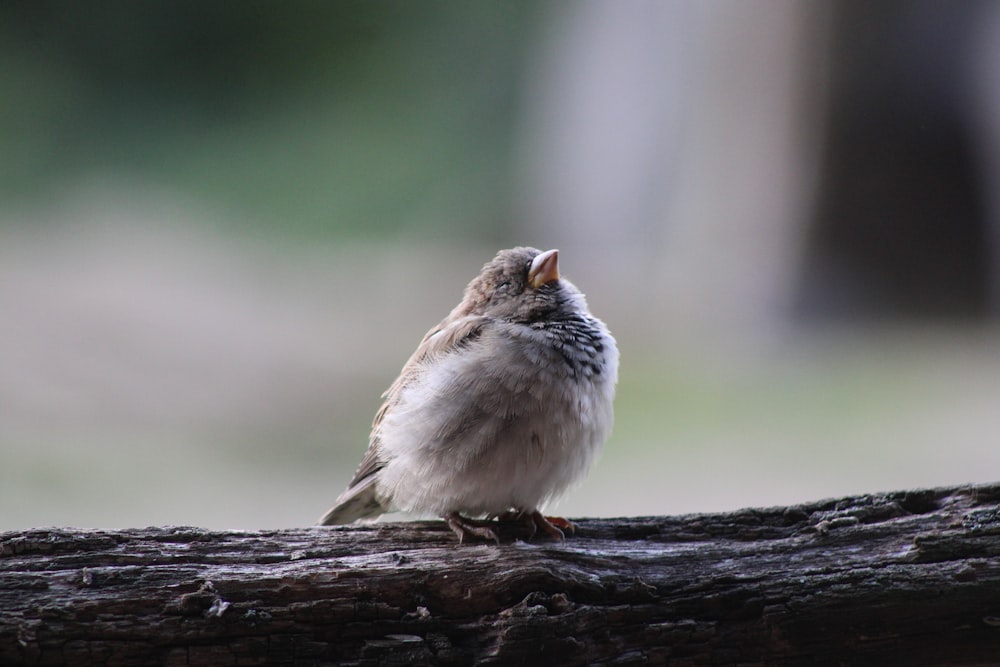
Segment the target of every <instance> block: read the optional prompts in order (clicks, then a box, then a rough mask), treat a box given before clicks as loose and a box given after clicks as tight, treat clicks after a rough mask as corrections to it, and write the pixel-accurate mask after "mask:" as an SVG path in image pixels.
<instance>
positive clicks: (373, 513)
mask: <svg viewBox="0 0 1000 667" xmlns="http://www.w3.org/2000/svg"><path fill="white" fill-rule="evenodd" d="M385 512H386V508H385V507H383V506H382V503H380V502H379V501H378V498H376V497H375V476H374V475H370V476H368V477H366V478H365V479H363V480H361V481H360V482H359V483H358V484H357V485H355V486H352V487H350V488H348V489H347V490H346V491H344V492H343V493H342V494H340V497H339V498H337V504H335V505H334V506H333V507H331V508H330V509H329V511H328V512H327V513H326V514H324V515H323V516H322V517H321V518H320V520H319V525H321V526H335V525H340V524H345V523H351V522H352V521H357V520H358V519H374V518H377V517H378V516H379V515H381V514H385Z"/></svg>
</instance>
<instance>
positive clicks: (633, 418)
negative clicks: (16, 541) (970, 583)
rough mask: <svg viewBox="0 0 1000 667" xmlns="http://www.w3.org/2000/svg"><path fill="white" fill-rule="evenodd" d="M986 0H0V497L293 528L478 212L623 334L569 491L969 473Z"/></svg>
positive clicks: (687, 501)
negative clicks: (590, 460)
mask: <svg viewBox="0 0 1000 667" xmlns="http://www.w3.org/2000/svg"><path fill="white" fill-rule="evenodd" d="M997 43H1000V4H997V3H990V2H966V3H952V4H945V3H937V2H932V1H922V0H912V1H909V2H904V1H899V0H896V1H892V0H889V1H886V2H880V3H854V2H848V1H846V0H824V1H820V2H792V1H788V0H757V1H755V2H752V3H747V2H739V1H737V0H710V1H708V2H694V1H677V0H655V1H643V0H623V1H621V2H614V3H606V2H596V1H594V2H570V1H568V0H566V1H553V0H548V1H542V2H534V1H532V2H527V1H520V0H512V1H505V2H499V1H497V2H492V1H490V2H488V1H485V0H483V1H477V2H461V1H459V0H454V1H431V2H422V3H410V2H403V1H399V2H395V1H387V0H365V1H363V2H362V1H350V0H348V1H341V2H336V3H328V2H319V1H316V2H304V1H298V2H277V1H270V2H259V1H244V0H241V1H238V2H237V1H235V0H228V1H215V2H204V1H202V0H197V1H194V0H169V1H168V0H163V1H153V0H141V1H139V2H132V1H128V2H126V1H121V2H110V1H104V2H92V3H78V2H75V1H72V0H48V1H47V0H32V1H30V2H28V1H24V2H20V1H17V0H14V1H8V2H4V3H3V4H0V94H2V97H0V529H17V528H27V527H31V526H43V525H73V526H81V527H126V526H146V525H156V524H194V525H200V526H207V527H214V528H241V529H253V528H264V527H286V526H304V525H309V524H311V523H312V522H313V521H315V519H316V518H317V517H318V516H319V515H320V514H322V513H323V512H324V511H325V510H326V509H327V507H328V506H329V505H330V504H331V503H332V502H333V500H334V499H335V498H336V496H337V495H338V494H339V493H340V491H341V490H342V489H343V487H344V485H345V484H346V483H347V481H348V480H349V479H350V477H351V476H352V474H353V471H354V469H355V466H356V465H357V464H358V462H359V461H360V458H361V455H362V453H363V451H364V449H365V446H366V441H367V433H368V427H369V424H370V421H371V418H372V415H374V413H375V410H376V409H377V407H378V405H379V403H380V400H379V395H380V393H381V392H382V391H383V390H384V389H385V388H386V387H387V386H388V385H389V383H390V382H391V381H392V380H393V379H394V378H395V376H396V374H397V373H398V371H399V368H400V367H401V366H402V364H403V362H404V361H405V360H406V358H407V357H408V356H409V354H410V353H411V352H412V350H413V349H414V348H415V346H416V344H417V342H418V341H419V339H420V337H421V336H422V335H423V334H424V332H425V331H426V330H427V329H428V328H429V327H431V326H432V325H434V324H435V323H437V322H438V321H439V320H440V319H441V318H442V317H444V316H445V315H446V314H447V313H448V311H449V310H450V309H451V307H452V306H454V305H455V303H457V302H458V300H459V298H460V296H461V292H462V288H463V287H464V285H465V284H466V282H467V281H468V280H469V279H471V278H472V277H473V276H474V275H475V274H476V272H477V271H478V269H479V267H480V266H481V265H482V264H483V263H484V262H485V261H487V260H488V259H490V258H491V257H492V256H493V254H494V253H495V252H496V250H498V249H499V248H501V247H508V246H512V245H519V244H527V245H534V246H538V247H540V248H543V249H544V248H551V247H558V248H560V249H561V251H562V254H561V255H560V263H561V267H562V269H563V272H564V274H565V275H567V276H568V277H569V278H570V279H572V280H573V281H574V282H575V283H576V284H577V285H578V286H579V287H580V288H581V289H582V290H583V291H584V292H586V293H587V295H588V298H589V300H590V304H591V307H592V310H593V311H594V312H595V313H596V314H597V315H598V316H599V317H601V318H602V319H604V320H605V321H606V322H607V323H608V324H609V326H610V327H611V329H612V331H613V332H614V333H615V335H616V336H617V338H618V341H619V346H620V348H621V351H622V362H621V363H622V365H621V371H620V384H619V398H618V401H617V422H616V429H615V432H614V434H613V435H612V437H611V439H610V441H609V442H608V443H607V446H606V448H605V453H604V455H603V458H602V459H601V460H600V461H599V463H598V465H597V466H596V468H595V469H594V471H593V472H592V474H591V475H590V476H589V478H588V479H587V480H586V482H584V484H583V485H581V486H580V487H579V488H578V489H576V490H575V491H573V492H572V493H571V494H570V495H569V496H567V497H566V498H565V499H564V500H563V501H562V502H561V503H560V504H559V505H558V506H557V507H555V508H552V509H554V510H555V511H558V512H560V513H562V514H565V515H567V516H573V517H580V516H615V515H649V514H668V513H682V512H697V511H716V510H727V509H735V508H739V507H746V506H762V505H775V504H787V503H795V502H799V501H806V500H815V499H819V498H823V497H831V496H840V495H846V494H853V493H859V492H868V491H879V490H890V489H903V488H909V487H923V486H939V485H946V484H958V483H965V482H982V481H992V480H997V479H1000V445H998V442H997V440H998V436H1000V338H998V335H997V334H998V332H1000V329H998V326H997V325H998V321H997V315H998V311H1000V254H998V253H1000V50H998V49H997V48H996V44H997Z"/></svg>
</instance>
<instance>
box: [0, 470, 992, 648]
mask: <svg viewBox="0 0 1000 667" xmlns="http://www.w3.org/2000/svg"><path fill="white" fill-rule="evenodd" d="M577 527H578V530H577V534H576V535H575V536H574V537H571V538H568V539H567V540H566V541H565V542H563V543H556V542H550V541H531V542H525V541H523V540H522V539H520V538H519V537H518V530H519V528H516V527H514V526H510V527H506V526H505V527H504V529H503V530H502V537H503V544H501V546H499V547H497V546H495V545H493V544H482V543H477V544H463V545H458V544H457V542H456V539H455V537H454V535H453V534H452V533H451V531H450V530H449V529H448V528H447V527H446V526H445V525H444V523H443V522H413V523H395V524H373V525H367V526H350V527H339V528H304V529H296V530H265V531H257V532H220V531H210V530H203V529H199V528H183V527H165V528H164V527H160V528H144V529H130V530H96V531H84V530H75V529H36V530H27V531H18V532H7V533H2V534H0V665H62V664H81V665H83V664H88V665H89V664H108V665H159V664H167V665H263V664H277V665H326V664H341V665H344V664H347V665H397V664H398V665H404V664H441V665H467V664H502V665H534V664H546V663H548V664H569V665H585V664H586V665H591V664H609V665H610V664H614V665H630V664H637V665H639V664H643V665H655V664H679V665H732V664H741V665H743V664H768V665H802V664H816V665H825V664H880V665H919V664H949V665H963V664H964V665H974V664H981V665H998V664H1000V484H989V485H978V486H965V487H959V488H944V489H932V490H920V491H900V492H894V493H884V494H873V495H865V496H859V497H851V498H844V499H840V500H827V501H821V502H815V503H808V504H803V505H797V506H793V507H778V508H768V509H747V510H741V511H738V512H732V513H723V514H699V515H687V516H676V517H638V518H622V519H583V520H580V521H578V522H577Z"/></svg>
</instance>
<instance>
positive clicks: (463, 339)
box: [319, 248, 618, 544]
mask: <svg viewBox="0 0 1000 667" xmlns="http://www.w3.org/2000/svg"><path fill="white" fill-rule="evenodd" d="M617 381H618V348H617V346H616V345H615V339H614V338H612V337H611V334H610V333H609V332H608V328H607V327H606V326H605V325H604V323H603V322H601V321H600V320H599V319H597V318H596V317H594V316H593V315H591V314H590V311H589V310H588V309H587V302H586V300H585V299H584V296H583V294H581V293H580V291H579V290H578V289H577V288H576V287H574V286H573V284H572V283H570V282H569V281H568V280H565V279H563V278H561V277H560V275H559V251H558V250H548V251H546V252H541V251H539V250H537V249H535V248H512V249H510V250H501V251H500V252H499V253H497V255H496V257H494V258H493V259H492V260H491V261H490V262H487V263H486V265H485V266H483V269H482V271H480V272H479V275H478V276H476V277H475V278H474V279H473V280H472V282H470V283H469V285H468V286H467V287H466V288H465V296H464V298H463V299H462V302H461V303H460V304H458V306H457V307H456V308H455V309H454V310H452V311H451V314H449V315H448V317H446V318H445V319H444V320H443V321H442V322H441V323H440V324H438V325H437V326H436V327H434V328H433V329H431V330H430V331H428V332H427V335H426V336H424V338H423V340H422V341H421V342H420V346H419V347H418V348H417V351H416V352H414V353H413V356H411V357H410V359H409V361H407V362H406V365H405V366H403V370H402V372H401V373H400V374H399V377H398V378H396V381H395V382H393V383H392V386H391V387H389V389H388V390H387V391H386V392H385V394H383V396H382V397H383V398H384V399H385V402H384V403H383V404H382V407H381V408H379V411H378V413H377V414H376V415H375V421H374V423H373V424H372V431H371V436H370V438H369V444H368V451H367V452H366V453H365V456H364V459H363V460H362V461H361V466H360V467H359V468H358V471H357V473H355V475H354V479H353V480H351V483H350V484H349V485H348V487H347V490H346V491H344V493H342V494H341V495H340V497H339V498H337V503H336V505H334V506H333V508H331V509H330V511H329V512H327V513H326V514H325V515H324V516H323V518H321V519H320V521H319V522H320V523H321V524H323V525H331V524H344V523H350V522H352V521H355V520H357V519H365V518H375V517H378V516H379V515H381V514H384V513H386V512H392V511H404V512H413V513H421V514H433V515H436V516H440V517H441V518H443V519H444V520H445V521H447V522H448V525H449V526H450V527H451V529H452V530H453V531H454V532H455V533H456V534H457V535H458V539H459V542H462V541H464V539H465V538H466V537H469V536H476V537H479V538H483V539H489V540H493V541H495V542H497V543H498V544H499V539H498V537H497V533H496V532H495V531H494V530H493V528H492V527H491V526H492V522H491V521H477V520H475V518H474V517H486V518H487V519H490V518H498V517H499V518H516V519H519V520H521V521H524V522H525V524H526V525H527V526H528V530H529V531H530V534H531V535H532V536H533V535H534V534H535V532H536V531H537V529H541V530H542V531H544V532H545V533H547V534H548V535H549V536H551V537H553V538H555V539H559V540H561V539H563V531H562V530H561V529H560V528H562V529H568V530H571V529H572V528H573V524H571V523H570V522H569V521H567V520H565V519H561V518H558V517H545V516H543V515H542V513H541V512H540V511H539V509H538V508H539V507H541V506H542V505H544V504H545V503H546V502H548V501H550V500H553V499H555V498H556V497H558V496H560V495H561V494H562V493H563V492H565V491H566V490H567V489H568V488H569V487H570V486H571V485H572V484H573V483H574V482H577V481H579V480H580V479H582V478H583V476H584V475H585V474H586V473H587V470H588V469H589V468H590V466H591V464H592V463H593V462H594V459H595V458H596V457H597V454H598V453H599V451H600V449H601V447H602V446H603V444H604V441H605V440H606V439H607V437H608V434H609V433H610V431H611V426H612V423H613V421H614V411H613V405H612V404H613V401H614V396H615V384H616V383H617Z"/></svg>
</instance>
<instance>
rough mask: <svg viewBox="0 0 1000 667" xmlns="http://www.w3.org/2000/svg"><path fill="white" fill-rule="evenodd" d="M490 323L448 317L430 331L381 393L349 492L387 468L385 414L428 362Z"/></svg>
mask: <svg viewBox="0 0 1000 667" xmlns="http://www.w3.org/2000/svg"><path fill="white" fill-rule="evenodd" d="M488 320H489V318H487V317H483V316H481V315H465V316H461V317H457V318H452V317H449V318H447V319H445V320H444V321H443V322H441V323H440V324H439V325H437V326H436V327H434V328H433V329H431V330H430V331H428V332H427V334H426V335H425V336H424V338H423V340H421V341H420V345H418V346H417V349H416V351H415V352H414V353H413V354H412V355H411V356H410V358H409V359H408V360H407V362H406V364H405V365H404V366H403V370H402V372H401V373H400V374H399V377H398V378H396V381H395V382H393V383H392V385H391V386H390V387H389V388H388V389H387V390H386V392H385V393H384V394H382V398H383V399H385V400H384V401H383V402H382V405H381V407H379V409H378V412H377V413H375V420H374V421H373V422H372V431H371V437H370V438H369V444H368V451H366V452H365V456H364V458H363V459H362V460H361V465H360V466H358V471H357V472H356V473H354V479H352V480H351V483H350V484H349V485H348V486H347V488H348V490H350V489H352V488H353V487H355V486H357V485H358V484H360V483H361V482H362V481H364V480H365V479H366V478H368V477H370V476H371V475H373V474H374V473H376V472H378V471H379V470H380V469H381V468H382V466H383V465H384V462H383V461H382V459H381V452H380V448H379V425H380V424H381V423H382V419H383V418H384V417H385V415H386V413H388V412H389V411H390V410H392V408H393V406H395V405H396V404H397V403H398V402H399V396H400V394H401V393H402V391H403V389H404V388H406V387H407V386H408V385H409V384H410V383H412V382H413V381H414V380H416V379H417V378H419V377H420V374H421V373H422V372H423V370H424V368H425V367H426V365H427V363H428V362H429V361H431V360H433V359H437V358H439V357H441V356H443V355H446V354H449V353H451V352H454V351H455V350H459V349H461V348H462V347H464V346H466V345H468V344H469V343H470V342H471V341H473V340H475V339H476V338H478V337H479V335H480V333H481V332H482V330H483V326H484V325H485V324H486V323H487V321H488Z"/></svg>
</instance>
